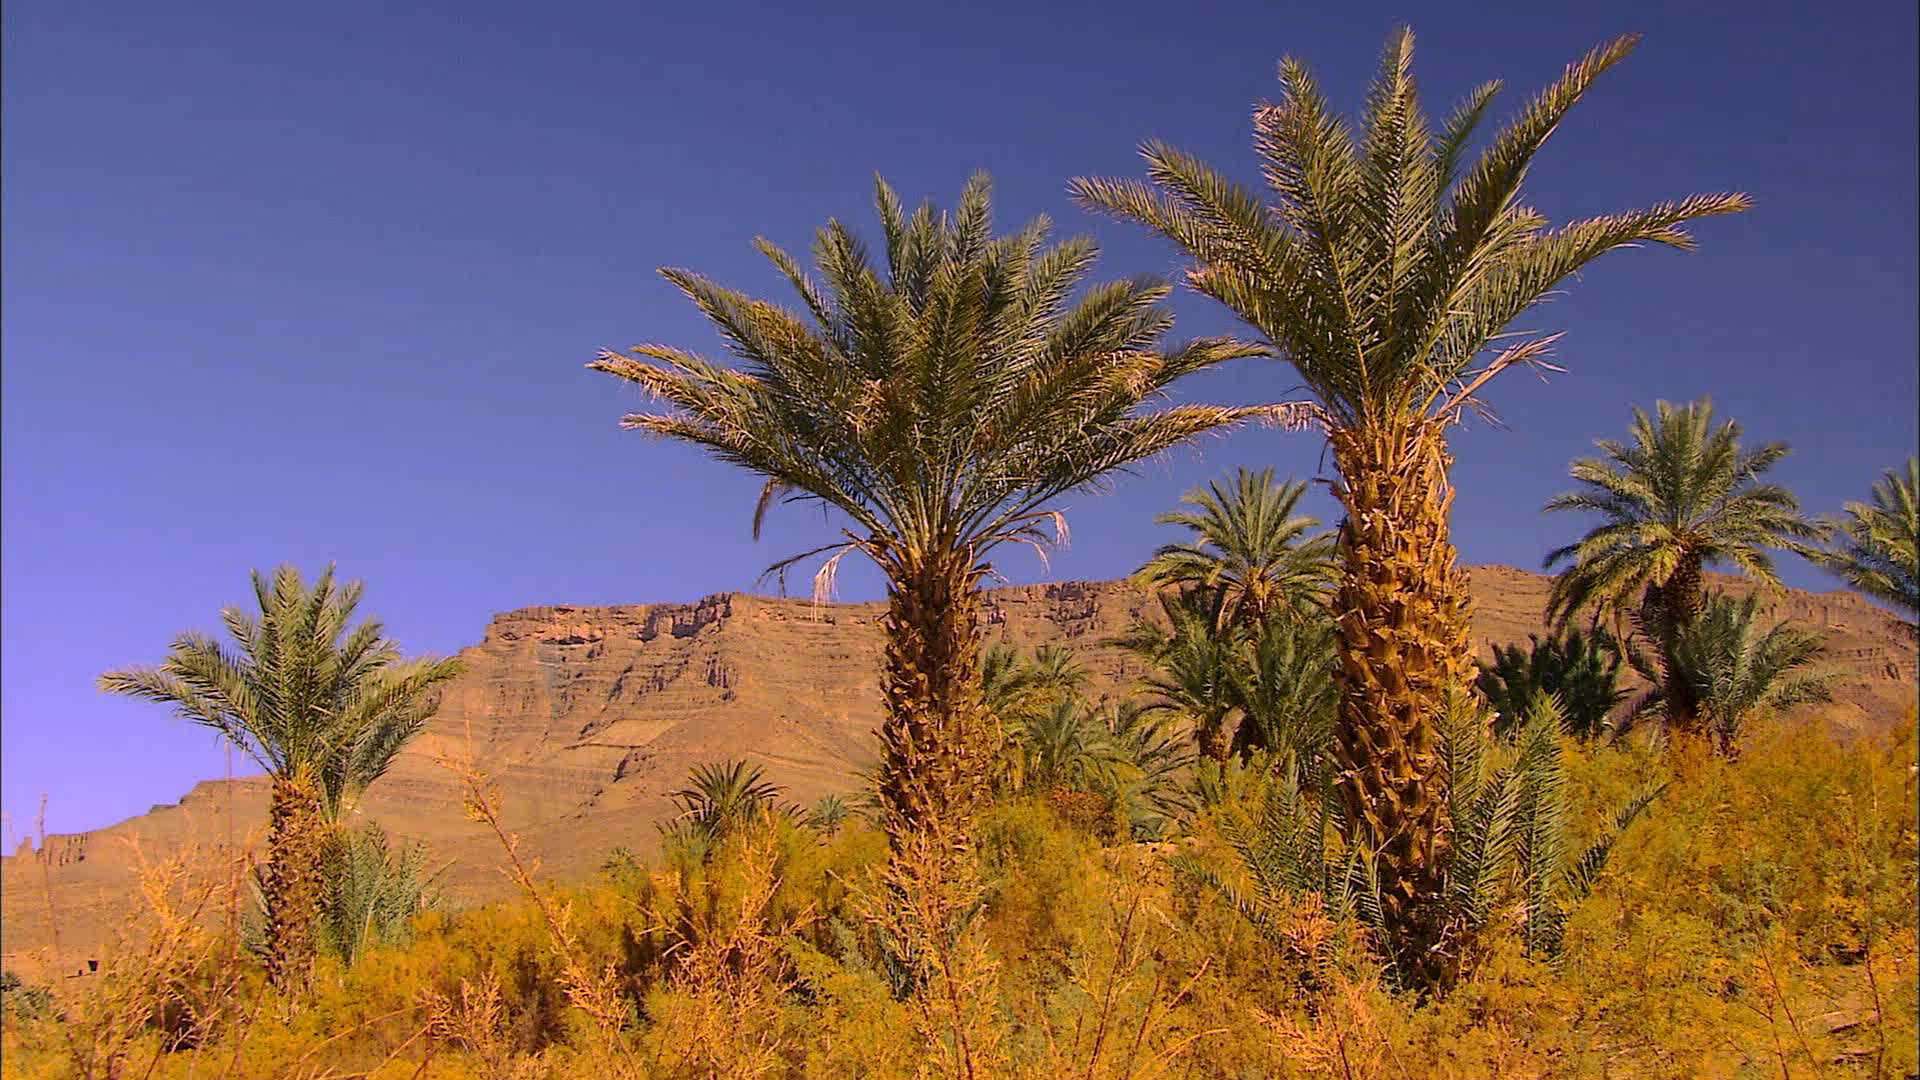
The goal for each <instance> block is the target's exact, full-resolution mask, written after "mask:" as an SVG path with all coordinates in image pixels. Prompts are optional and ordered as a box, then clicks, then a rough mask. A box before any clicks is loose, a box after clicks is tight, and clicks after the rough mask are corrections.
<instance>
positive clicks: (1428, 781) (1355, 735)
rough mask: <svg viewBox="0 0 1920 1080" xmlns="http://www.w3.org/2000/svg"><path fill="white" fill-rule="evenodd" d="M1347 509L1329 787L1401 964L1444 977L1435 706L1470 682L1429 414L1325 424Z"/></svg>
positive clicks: (1443, 806)
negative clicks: (1366, 854)
mask: <svg viewBox="0 0 1920 1080" xmlns="http://www.w3.org/2000/svg"><path fill="white" fill-rule="evenodd" d="M1331 442H1332V446H1333V452H1334V459H1335V462H1336V463H1337V464H1338V466H1339V469H1340V475H1341V477H1342V479H1343V480H1344V486H1343V488H1342V489H1341V491H1340V492H1339V495H1340V499H1341V502H1342V503H1343V504H1344V505H1345V508H1346V511H1347V519H1346V521H1345V523H1344V524H1343V525H1342V527H1341V529H1340V540H1339V543H1340V549H1339V550H1340V557H1341V561H1342V563H1343V567H1342V573H1341V579H1340V583H1339V587H1338V589H1337V591H1336V593H1335V596H1334V611H1335V614H1336V617H1337V620H1338V627H1339V650H1340V683H1341V686H1340V690H1341V693H1340V706H1339V722H1338V724H1337V725H1336V729H1335V735H1334V740H1333V746H1332V751H1333V756H1334V759H1335V761H1336V763H1337V765H1338V767H1339V770H1340V772H1339V782H1338V791H1339V794H1340V798H1341V799H1342V801H1343V802H1344V804H1345V807H1346V811H1347V815H1348V820H1349V821H1351V822H1353V823H1354V825H1355V827H1356V828H1357V830H1358V833H1357V839H1359V840H1360V842H1363V843H1366V844H1368V845H1369V846H1370V847H1372V848H1374V849H1375V850H1377V851H1378V853H1379V855H1378V860H1377V865H1378V868H1379V875H1380V889H1381V894H1382V909H1383V910H1382V915H1383V916H1384V919H1383V922H1384V924H1385V926H1384V928H1385V931H1386V936H1387V938H1388V940H1387V942H1386V943H1385V944H1386V946H1387V948H1388V949H1389V951H1390V952H1391V953H1392V955H1393V958H1394V961H1395V964H1396V966H1397V967H1398V969H1399V971H1400V973H1401V976H1402V977H1403V978H1405V979H1406V980H1408V981H1409V982H1411V983H1413V984H1414V985H1417V986H1423V987H1433V986H1443V985H1445V984H1446V983H1448V982H1450V981H1451V980H1452V978H1453V976H1454V975H1455V974H1456V973H1457V970H1458V968H1457V964H1456V963H1455V962H1454V959H1453V958H1452V957H1451V956H1449V955H1448V951H1447V950H1445V949H1444V948H1442V944H1443V936H1444V934H1445V932H1446V926H1445V921H1446V919H1445V910H1444V907H1445V905H1444V898H1445V897H1444V890H1445V880H1446V879H1445V869H1446V861H1447V857H1448V855H1449V852H1450V847H1451V838H1452V830H1451V823H1450V822H1449V820H1448V818H1447V783H1448V777H1447V774H1446V767H1445V763H1444V759H1443V758H1442V756H1441V745H1440V744H1441V727H1440V717H1441V715H1442V713H1443V712H1444V710H1445V709H1446V707H1447V702H1448V699H1449V697H1450V696H1452V695H1454V694H1464V693H1467V692H1469V691H1470V690H1471V688H1472V683H1473V652H1472V647H1471V643H1470V637H1469V629H1468V624H1467V617H1468V600H1467V581H1466V575H1465V574H1464V573H1463V572H1461V570H1460V569H1459V567H1458V566H1457V565H1456V563H1455V552H1454V548H1453V544H1452V542H1451V540H1450V539H1449V535H1448V524H1447V517H1448V512H1449V510H1450V508H1451V507H1452V504H1453V488H1452V486H1451V484H1450V483H1449V482H1448V479H1447V469H1448V467H1449V466H1450V465H1451V464H1452V458H1451V456H1450V455H1449V454H1448V453H1447V449H1446V443H1445V441H1444V440H1443V439H1442V433H1441V431H1440V429H1439V428H1437V427H1434V426H1430V425H1424V424H1413V425H1393V426H1388V427H1384V428H1360V429H1355V430H1341V431H1335V432H1334V433H1333V435H1332V436H1331Z"/></svg>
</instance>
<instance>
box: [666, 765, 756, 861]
mask: <svg viewBox="0 0 1920 1080" xmlns="http://www.w3.org/2000/svg"><path fill="white" fill-rule="evenodd" d="M781 790H782V789H781V788H780V786H779V785H777V784H774V783H772V782H770V781H768V780H767V779H766V770H764V769H762V768H761V767H760V766H758V765H754V764H751V763H749V762H746V761H739V760H733V761H722V762H715V763H710V764H705V765H696V766H694V768H693V771H692V772H691V773H689V774H688V775H687V786H685V787H683V788H680V789H678V790H676V791H673V792H671V793H670V794H669V795H668V796H667V797H668V798H670V799H672V800H673V801H674V802H675V803H676V804H678V805H679V807H680V816H679V817H678V818H677V819H675V824H676V825H679V826H681V827H682V828H683V829H691V830H692V831H693V832H695V833H697V834H699V836H701V837H703V838H705V839H706V840H707V841H709V842H710V843H711V842H718V841H719V840H721V839H724V838H725V837H726V836H727V835H728V834H730V833H732V832H733V831H734V830H736V829H738V828H740V827H741V826H743V825H747V824H750V823H752V822H753V821H754V820H756V819H757V818H759V817H760V816H761V815H762V814H765V813H768V812H770V811H772V810H773V809H774V807H775V806H776V805H777V804H778V803H779V801H780V793H781Z"/></svg>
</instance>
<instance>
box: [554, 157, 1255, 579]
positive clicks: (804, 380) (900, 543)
mask: <svg viewBox="0 0 1920 1080" xmlns="http://www.w3.org/2000/svg"><path fill="white" fill-rule="evenodd" d="M989 188H990V185H989V184H988V182H987V180H986V178H985V177H983V176H976V177H975V178H974V179H973V180H971V181H969V183H968V184H967V186H966V188H965V190H964V191H963V192H962V194H961V197H960V201H959V204H958V205H957V207H956V208H955V209H954V210H953V211H951V212H936V211H935V210H934V208H933V207H932V206H931V205H923V206H922V207H921V208H920V209H919V210H918V211H916V212H915V213H913V214H911V215H909V214H907V213H906V212H905V210H904V209H903V207H902V205H901V203H900V200H899V198H898V196H896V195H895V194H894V192H893V190H892V189H891V188H889V187H888V186H887V185H886V184H885V183H884V182H876V193H875V202H876V205H877V207H878V210H879V216H880V219H881V226H882V231H883V234H884V238H885V244H884V256H885V265H884V266H878V267H877V266H875V265H873V262H872V260H871V258H870V256H869V255H868V253H867V250H866V248H865V247H864V246H863V245H862V244H861V243H860V242H859V241H858V240H857V239H855V238H854V237H853V236H852V235H851V234H850V233H849V232H848V231H847V230H846V229H845V227H843V226H842V225H840V224H839V223H838V222H831V223H829V224H828V225H827V226H826V227H825V228H824V229H822V230H820V232H819V234H818V237H817V238H816V241H815V244H814V251H813V261H814V270H815V271H816V272H817V275H818V276H817V277H814V276H812V275H809V274H808V273H806V272H805V271H803V270H802V269H801V267H800V264H799V262H798V261H797V260H795V259H793V258H792V257H791V256H789V255H787V254H786V253H784V252H782V251H780V250H779V249H777V248H775V247H773V246H772V245H771V244H768V243H766V242H765V241H761V243H760V247H761V250H762V251H763V252H764V253H765V254H766V255H767V256H768V257H769V259H770V260H771V261H772V262H773V263H774V264H775V266H776V267H777V268H778V269H779V270H780V271H781V273H782V274H783V275H785V276H786V277H787V278H788V279H789V281H790V282H792V284H793V285H794V288H795V290H796V292H797V293H798V295H799V297H800V300H801V306H802V308H803V309H804V313H798V312H793V311H789V310H787V309H785V308H782V307H779V306H777V305H775V304H772V303H769V302H767V301H764V300H758V299H755V298H752V297H749V296H747V295H745V294H743V293H739V292H735V291H733V290H730V289H727V288H724V287H722V286H720V285H718V284H716V283H714V282H711V281H709V280H707V279H705V278H703V277H701V276H699V275H698V274H695V273H692V272H690V271H685V270H678V269H668V270H664V271H662V274H663V275H664V276H665V277H666V279H667V280H668V281H669V282H671V283H672V284H673V285H674V286H675V287H677V288H678V289H680V291H681V292H682V293H683V294H685V295H686V296H687V298H688V299H689V300H690V301H691V302H692V303H693V304H694V305H695V306H696V307H698V308H699V309H700V311H701V312H702V313H703V314H705V315H706V316H707V318H708V319H709V320H710V321H712V322H713V324H714V325H715V327H716V328H717V329H718V330H719V331H720V334H721V336H722V338H723V339H724V340H725V342H726V344H727V347H728V350H729V351H730V352H731V353H732V361H733V362H732V364H731V365H722V364H718V363H715V362H713V361H710V360H707V359H705V358H702V357H700V356H697V355H694V354H692V353H689V352H687V351H685V350H682V349H677V348H673V347H670V346H666V345H657V344H647V345H640V346H636V347H635V348H633V349H632V350H631V352H630V354H621V353H617V352H613V351H611V350H608V351H603V352H602V353H601V354H600V355H599V357H598V358H597V359H596V360H594V361H593V362H592V363H591V364H590V365H588V366H589V367H592V368H594V369H595V370H599V371H604V372H607V373H609V374H612V375H614V376H616V377H618V378H621V379H624V380H626V381H629V382H632V383H634V384H636V385H638V386H639V387H640V388H641V389H642V390H644V391H645V392H646V393H647V394H648V395H649V396H650V397H652V398H653V399H655V400H656V401H658V402H660V403H662V404H663V405H664V406H665V409H664V410H663V411H660V412H654V413H637V414H634V415H632V416H629V417H628V418H627V419H626V425H627V426H628V427H631V428H635V429H638V430H642V431H650V432H653V433H655V434H659V435H663V436H667V437H670V438H676V439H680V440H683V441H687V442H691V443H694V444H696V445H699V446H702V447H704V448H706V449H707V450H708V451H709V452H710V453H712V454H713V455H714V456H716V457H718V458H720V459H721V460H724V461H728V462H731V463H733V464H736V465H740V466H743V467H745V468H748V469H751V470H753V471H754V472H757V473H759V474H761V475H762V476H764V477H766V478H767V481H768V485H767V487H766V489H765V491H764V493H763V498H762V506H761V508H760V511H757V512H756V515H755V517H756V522H757V521H758V519H759V518H760V516H761V514H762V512H764V509H765V504H766V503H767V502H768V501H770V500H772V499H776V498H783V499H787V500H792V499H816V500H820V501H822V502H825V503H827V504H828V505H830V506H833V507H835V508H837V509H838V510H840V511H841V512H843V513H844V514H845V515H846V516H847V518H848V519H850V522H851V525H850V527H849V529H848V537H849V540H848V544H847V545H846V547H847V548H849V549H851V550H859V551H863V552H865V553H866V554H867V555H869V556H871V557H872V558H874V559H875V560H876V561H877V562H879V563H880V564H881V565H882V567H883V569H884V568H887V567H889V566H896V565H898V564H900V563H902V562H907V561H912V560H915V559H918V558H922V557H924V556H926V555H927V554H928V553H936V552H944V551H948V550H959V551H964V552H966V553H968V554H969V555H970V556H971V557H973V558H974V559H976V560H985V559H986V558H987V556H988V554H989V553H990V552H991V551H992V550H993V549H994V548H996V547H998V546H999V545H1002V544H1005V543H1024V544H1033V545H1040V544H1044V543H1048V542H1051V541H1052V540H1053V539H1054V537H1053V536H1050V535H1047V534H1046V533H1044V532H1043V531H1042V530H1041V529H1040V528H1039V525H1040V524H1041V522H1042V520H1043V519H1045V518H1048V517H1049V515H1048V514H1047V513H1046V512H1045V510H1044V508H1045V507H1046V506H1047V505H1048V504H1049V503H1051V502H1053V501H1054V500H1056V499H1058V498H1059V497H1060V496H1062V495H1064V494H1066V493H1067V492H1070V491H1073V490H1075V489H1079V488H1084V487H1086V486H1087V485H1089V484H1091V483H1093V482H1095V481H1097V480H1098V479H1099V478H1100V477H1102V476H1103V475H1105V474H1107V473H1110V472H1112V471H1113V470H1115V469H1121V468H1124V467H1126V466H1128V465H1131V464H1133V463H1135V462H1138V461H1140V460H1142V459H1145V458H1150V457H1153V456H1155V455H1157V454H1160V453H1162V452H1163V451H1166V450H1168V449H1170V448H1171V447H1173V446H1176V445H1179V444H1180V443H1182V442H1185V441H1186V440H1188V439H1191V438H1193V437H1195V436H1197V435H1202V434H1205V433H1208V432H1211V431H1216V430H1219V429H1221V428H1225V427H1229V426H1232V425H1234V424H1237V423H1239V422H1241V421H1244V420H1249V419H1254V418H1259V417H1263V416H1270V415H1272V410H1271V409H1262V408H1224V407H1214V406H1205V405H1167V404H1165V403H1164V402H1163V401H1162V400H1161V399H1162V398H1163V396H1164V395H1165V393H1166V391H1167V389H1168V388H1169V387H1170V386H1171V384H1172V383H1173V382H1174V381H1175V380H1177V379H1179V378H1181V377H1183V376H1186V375H1189V374H1192V373H1194V372H1197V371H1200V370H1203V369H1205V368H1208V367H1211V366H1213V365H1215V364H1218V363H1221V362H1224V361H1226V360H1230V359H1234V358H1236V357H1242V356H1250V355H1254V354H1256V353H1257V352H1258V351H1259V350H1258V349H1257V348H1256V347H1254V346H1250V345H1247V344H1245V343H1242V342H1238V341H1233V340H1230V339H1226V338H1205V339H1200V340H1197V341H1194V342H1191V343H1188V344H1186V345H1183V346H1179V347H1175V348H1170V349H1163V348H1161V347H1160V345H1159V343H1160V341H1161V339H1162V338H1163V337H1164V336H1165V334H1166V332H1167V330H1168V329H1169V327H1170V326H1171V322H1172V319H1171V316H1170V315H1168V314H1167V313H1166V311H1165V309H1164V308H1163V307H1162V305H1161V302H1162V301H1163V300H1164V299H1165V298H1166V296H1167V293H1168V287H1167V286H1166V285H1165V284H1162V283H1159V282H1154V281H1148V280H1135V281H1125V282H1116V283H1112V284H1106V285H1100V286H1095V287H1092V288H1089V289H1086V290H1085V291H1084V292H1082V293H1081V295H1080V296H1079V298H1078V300H1077V301H1070V297H1072V296H1073V295H1074V293H1075V292H1076V290H1078V289H1080V287H1081V285H1082V284H1083V282H1084V280H1085V277H1086V275H1087V273H1088V271H1089V270H1090V269H1091V266H1092V262H1093V257H1094V249H1093V246H1092V244H1091V243H1089V242H1087V241H1084V240H1070V241H1067V242H1065V243H1062V244H1057V245H1053V246H1047V244H1046V238H1047V233H1048V225H1047V223H1046V222H1045V221H1044V220H1041V221H1036V222H1034V223H1033V224H1031V225H1029V226H1028V227H1027V228H1025V229H1024V230H1022V231H1021V232H1019V233H1016V234H1013V235H1011V236H1004V237H997V238H996V237H994V236H992V235H991V225H990V223H991V213H990V199H989ZM983 565H984V564H983Z"/></svg>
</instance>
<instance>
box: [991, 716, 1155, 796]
mask: <svg viewBox="0 0 1920 1080" xmlns="http://www.w3.org/2000/svg"><path fill="white" fill-rule="evenodd" d="M1111 734H1112V733H1111V732H1110V731H1109V730H1108V729H1107V726H1106V724H1105V723H1104V722H1103V721H1102V719H1101V717H1100V716H1099V715H1098V714H1097V713H1096V712H1095V710H1094V709H1093V708H1092V707H1091V706H1090V705H1088V703H1087V702H1086V700H1085V699H1083V698H1080V697H1077V696H1064V697H1061V698H1059V699H1058V700H1056V701H1055V702H1054V703H1053V704H1052V706H1051V707H1050V708H1046V709H1042V710H1039V711H1037V712H1034V713H1032V714H1031V715H1029V716H1028V717H1026V719H1025V720H1024V721H1023V722H1022V723H1020V724H1019V726H1018V727H1017V728H1016V729H1015V730H1013V731H1012V732H1009V738H1008V742H1009V744H1010V745H1009V747H1008V749H1009V750H1010V752H1011V753H1010V757H1011V758H1012V765H1013V769H1012V772H1013V780H1014V787H1015V788H1016V789H1020V790H1046V789H1049V788H1064V789H1070V790H1078V791H1099V790H1104V789H1107V788H1110V787H1111V786H1112V784H1113V783H1114V782H1115V781H1116V779H1117V775H1118V770H1120V769H1121V768H1122V767H1124V766H1125V765H1126V764H1127V757H1126V754H1125V751H1124V750H1123V748H1122V747H1120V746H1119V745H1117V744H1116V743H1115V742H1114V741H1113V739H1112V738H1111Z"/></svg>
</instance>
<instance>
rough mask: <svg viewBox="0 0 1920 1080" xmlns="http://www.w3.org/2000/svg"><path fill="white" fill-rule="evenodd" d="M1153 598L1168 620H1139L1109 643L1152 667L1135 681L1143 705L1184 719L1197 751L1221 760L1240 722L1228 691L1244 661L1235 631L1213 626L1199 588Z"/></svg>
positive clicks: (1211, 608) (1206, 600)
mask: <svg viewBox="0 0 1920 1080" xmlns="http://www.w3.org/2000/svg"><path fill="white" fill-rule="evenodd" d="M1159 599H1160V608H1161V612H1162V614H1163V615H1165V616H1166V619H1167V623H1168V625H1167V626H1165V627H1161V626H1159V625H1157V624H1154V623H1150V622H1147V621H1145V620H1141V621H1139V622H1136V623H1135V624H1134V625H1133V627H1131V628H1130V629H1129V631H1128V632H1127V633H1126V634H1125V635H1123V636H1122V637H1120V638H1119V639H1118V640H1117V641H1116V642H1115V643H1116V644H1118V645H1119V646H1120V647H1121V648H1124V649H1126V650H1127V651H1129V652H1131V653H1133V654H1134V655H1135V656H1138V657H1140V658H1141V659H1143V660H1145V661H1146V662H1147V664H1148V665H1150V667H1151V668H1152V674H1150V675H1148V676H1147V677H1146V678H1145V679H1144V680H1142V683H1141V685H1142V688H1143V689H1145V690H1146V691H1147V692H1148V694H1149V695H1151V697H1150V699H1149V701H1148V704H1147V708H1148V709H1149V710H1151V711H1152V712H1155V713H1159V714H1165V715H1170V716H1174V717H1177V718H1179V719H1180V720H1181V721H1183V722H1185V724H1186V725H1187V726H1188V727H1189V728H1190V729H1191V730H1192V732H1193V738H1194V741H1195V742H1196V744H1197V745H1198V747H1199V751H1200V755H1201V756H1202V757H1204V758H1207V759H1208V760H1210V761H1213V762H1216V763H1217V762H1223V761H1225V760H1227V757H1228V755H1229V753H1230V752H1231V751H1232V748H1233V744H1234V740H1235V738H1236V736H1237V732H1238V731H1239V727H1240V715H1241V714H1240V704H1239V701H1238V700H1237V699H1236V697H1235V694H1234V690H1235V682H1236V679H1237V678H1238V677H1239V676H1238V669H1239V667H1240V666H1241V665H1242V664H1243V663H1244V658H1243V656H1242V652H1243V648H1242V641H1241V638H1240V635H1239V634H1238V633H1236V632H1234V631H1232V630H1230V629H1229V630H1223V629H1222V628H1221V627H1219V626H1218V625H1216V623H1215V620H1214V611H1215V605H1214V601H1213V599H1212V598H1211V597H1210V596H1209V595H1208V594H1207V593H1206V592H1204V591H1189V592H1179V593H1174V592H1164V593H1161V594H1160V597H1159Z"/></svg>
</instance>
